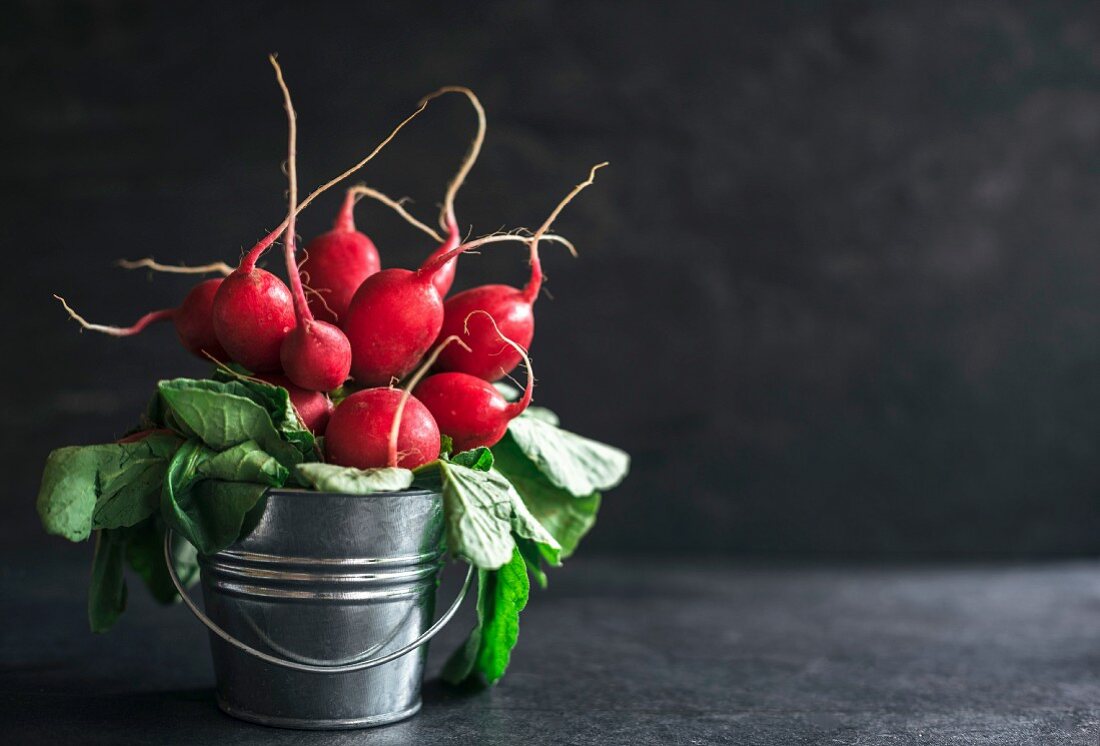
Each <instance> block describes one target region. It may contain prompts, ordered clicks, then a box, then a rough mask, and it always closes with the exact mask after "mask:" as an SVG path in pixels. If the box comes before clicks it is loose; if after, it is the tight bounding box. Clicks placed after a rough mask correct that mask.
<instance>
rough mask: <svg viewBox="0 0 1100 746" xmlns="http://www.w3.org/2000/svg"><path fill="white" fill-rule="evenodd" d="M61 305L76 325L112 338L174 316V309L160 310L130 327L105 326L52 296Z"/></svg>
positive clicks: (62, 299)
mask: <svg viewBox="0 0 1100 746" xmlns="http://www.w3.org/2000/svg"><path fill="white" fill-rule="evenodd" d="M54 297H55V298H57V299H58V300H59V301H61V305H62V306H64V307H65V311H66V312H68V314H69V317H70V318H72V319H73V321H75V322H76V323H78V324H80V325H81V326H82V327H83V328H85V329H87V330H88V331H91V332H99V333H100V334H109V335H110V336H112V337H129V336H130V335H132V334H137V333H138V332H140V331H141V330H143V329H144V328H145V327H147V326H149V325H150V324H155V323H156V322H158V321H167V320H169V319H171V318H172V317H173V316H175V313H176V309H174V308H162V309H161V310H159V311H150V312H149V313H147V314H145V315H144V316H142V317H141V318H140V319H138V320H137V321H135V322H134V324H133V325H132V326H106V325H104V324H93V323H92V322H90V321H88V320H87V319H86V318H84V317H83V316H81V315H80V314H78V313H77V312H76V311H74V310H73V309H72V306H70V305H69V304H68V303H66V302H65V299H64V298H62V297H61V296H60V295H54Z"/></svg>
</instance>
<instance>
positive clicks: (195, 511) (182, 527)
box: [161, 441, 279, 554]
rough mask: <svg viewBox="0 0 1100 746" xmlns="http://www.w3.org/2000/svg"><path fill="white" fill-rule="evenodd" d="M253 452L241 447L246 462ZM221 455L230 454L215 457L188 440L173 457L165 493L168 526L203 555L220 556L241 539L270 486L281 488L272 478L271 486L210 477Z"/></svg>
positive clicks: (164, 489) (164, 510) (163, 500)
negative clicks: (213, 462)
mask: <svg viewBox="0 0 1100 746" xmlns="http://www.w3.org/2000/svg"><path fill="white" fill-rule="evenodd" d="M253 453H254V452H252V451H248V450H247V449H244V450H240V449H238V455H239V457H240V458H241V459H249V458H251V457H252V454H253ZM220 455H224V454H215V453H214V452H213V451H211V450H210V449H208V448H204V447H203V446H202V445H201V444H199V443H198V442H196V441H187V442H186V443H184V444H183V445H182V446H180V449H179V450H178V451H177V452H176V455H175V456H174V457H173V458H172V462H171V463H170V464H169V466H168V474H167V476H166V478H165V480H164V487H163V490H162V491H161V514H162V515H163V517H164V520H165V522H166V523H167V524H168V525H169V526H171V527H172V528H173V529H175V530H176V531H177V532H179V533H180V535H182V536H183V537H184V538H185V539H187V540H188V541H190V542H191V543H192V544H193V545H194V546H195V548H196V549H198V550H199V552H200V553H202V554H213V553H214V552H220V551H221V550H222V549H225V548H226V547H228V546H229V545H230V544H232V543H233V542H234V541H236V540H237V538H238V537H239V536H240V533H241V527H242V525H243V524H244V520H245V516H246V515H247V514H248V513H249V511H251V510H252V509H253V508H254V507H255V506H256V505H257V503H259V500H260V498H261V497H263V495H264V493H265V492H266V491H267V488H268V486H279V485H278V483H277V482H276V481H274V480H272V479H269V480H268V481H267V482H266V483H251V482H228V481H223V480H218V479H204V478H203V476H202V470H203V469H204V467H205V465H206V464H207V463H208V462H210V461H211V460H213V459H216V458H217V457H218V456H220Z"/></svg>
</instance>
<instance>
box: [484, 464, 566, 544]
mask: <svg viewBox="0 0 1100 746" xmlns="http://www.w3.org/2000/svg"><path fill="white" fill-rule="evenodd" d="M497 473H498V474H499V473H500V472H497ZM506 480H507V478H506ZM509 487H510V491H511V493H512V502H513V506H512V531H513V533H515V534H516V536H519V537H522V538H524V539H530V540H531V541H533V542H535V543H536V544H538V546H539V551H540V552H541V553H542V555H543V557H545V558H546V561H547V562H549V563H550V564H551V565H560V564H561V544H559V543H558V540H557V539H555V538H554V536H553V535H552V534H551V533H550V532H549V531H548V530H547V529H546V527H545V526H543V525H542V523H540V522H539V520H538V519H537V518H536V517H535V516H534V514H533V513H531V511H530V510H529V509H528V507H527V505H526V504H525V503H524V502H523V497H522V496H521V495H520V494H519V492H518V491H517V490H516V488H515V486H514V485H511V483H509Z"/></svg>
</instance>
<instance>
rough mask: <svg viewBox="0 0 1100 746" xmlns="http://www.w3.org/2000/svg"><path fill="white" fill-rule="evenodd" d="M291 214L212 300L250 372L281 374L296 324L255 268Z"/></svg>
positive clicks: (273, 285)
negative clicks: (287, 340)
mask: <svg viewBox="0 0 1100 746" xmlns="http://www.w3.org/2000/svg"><path fill="white" fill-rule="evenodd" d="M268 59H269V60H270V62H271V65H272V67H274V68H275V74H276V77H277V78H278V79H279V81H280V85H283V84H282V82H281V81H282V69H281V68H280V67H279V63H278V62H276V61H275V57H274V56H271V57H269V58H268ZM426 106H427V102H426V101H425V102H421V104H420V106H419V107H418V108H417V110H416V111H414V112H413V113H412V114H410V115H409V116H408V117H406V118H405V120H404V121H402V122H401V123H400V124H399V125H397V127H396V128H395V129H394V130H393V132H391V133H390V135H389V137H387V138H386V139H385V140H383V141H382V142H381V143H380V144H379V145H378V146H377V147H375V149H374V150H373V151H371V153H370V154H369V155H367V156H366V157H365V158H363V159H362V160H361V161H359V162H358V163H357V164H355V165H354V166H352V167H351V168H349V169H348V170H346V171H344V173H342V174H340V175H339V176H337V177H336V178H334V179H331V180H330V181H328V182H327V183H325V184H323V185H322V186H320V187H318V188H317V189H315V190H313V192H311V193H310V194H309V196H308V197H306V198H305V199H304V200H302V202H301V204H299V205H298V206H297V208H295V209H294V211H293V212H292V214H293V215H297V213H299V212H301V211H302V210H304V209H305V208H306V206H307V205H309V203H310V202H312V201H313V200H314V199H316V198H317V197H318V196H320V195H321V194H322V193H324V192H325V191H327V190H328V189H329V188H330V187H332V186H334V185H336V184H338V183H339V182H341V181H343V180H344V179H346V178H347V177H348V176H350V175H351V174H352V173H354V172H355V171H357V170H358V169H360V168H362V167H363V166H364V165H366V163H367V162H368V161H370V160H371V159H373V158H374V157H375V156H376V155H378V153H379V152H380V151H381V150H382V148H384V147H385V146H386V145H387V144H388V143H389V141H390V140H392V139H393V138H394V137H395V136H396V135H397V133H398V132H400V131H401V129H402V128H403V127H404V126H405V125H406V124H408V123H409V122H410V121H412V119H413V118H414V117H416V116H417V115H418V114H419V113H420V112H422V111H424V109H425V107H426ZM290 217H291V216H290V215H288V216H287V218H286V219H285V220H283V222H282V224H280V225H279V227H278V228H276V229H275V230H274V231H272V232H271V233H269V234H267V236H265V237H264V238H262V239H261V240H260V241H259V242H258V243H257V244H256V245H255V246H253V247H252V249H251V250H249V252H248V253H247V254H245V255H244V257H243V258H242V259H241V262H240V264H239V265H238V266H237V268H236V269H235V270H233V272H232V273H231V274H230V275H229V276H228V277H226V278H225V281H224V282H223V283H222V286H221V288H220V289H219V290H218V293H217V295H215V296H214V331H215V332H216V333H217V337H218V341H219V342H221V345H222V347H224V348H225V350H226V352H227V353H229V356H230V357H231V358H232V359H233V360H235V361H237V362H238V363H240V364H241V365H243V366H245V367H246V368H249V369H250V370H252V371H258V372H264V371H273V370H278V369H279V366H280V364H281V360H280V350H281V348H282V344H283V340H284V339H285V338H286V336H287V335H288V334H290V331H291V329H293V328H294V327H295V325H296V322H295V315H294V299H293V296H292V295H291V292H290V290H289V289H288V288H287V286H286V285H285V284H283V282H282V280H280V279H279V278H277V277H276V276H275V275H273V274H271V273H270V272H267V271H265V270H262V269H259V268H257V267H256V262H257V261H258V260H259V258H260V256H261V255H262V254H263V253H264V251H266V250H267V248H268V247H269V246H270V245H271V244H272V243H274V241H275V239H276V238H278V237H279V235H280V234H281V233H282V232H283V231H284V230H286V228H287V224H288V223H289V222H290Z"/></svg>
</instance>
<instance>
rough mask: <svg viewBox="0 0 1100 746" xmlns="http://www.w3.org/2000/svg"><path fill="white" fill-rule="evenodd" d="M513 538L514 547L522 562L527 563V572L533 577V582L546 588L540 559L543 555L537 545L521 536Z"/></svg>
mask: <svg viewBox="0 0 1100 746" xmlns="http://www.w3.org/2000/svg"><path fill="white" fill-rule="evenodd" d="M515 539H516V548H517V549H518V550H519V553H520V555H521V556H522V557H523V561H524V563H525V564H526V565H527V572H529V573H530V574H531V577H533V578H534V579H535V582H536V583H538V584H539V588H546V571H545V570H543V569H542V560H543V559H544V557H543V555H542V552H541V551H540V550H539V545H538V544H536V543H535V542H533V541H531V540H530V539H525V538H523V537H522V536H517V537H515Z"/></svg>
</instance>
